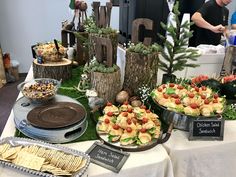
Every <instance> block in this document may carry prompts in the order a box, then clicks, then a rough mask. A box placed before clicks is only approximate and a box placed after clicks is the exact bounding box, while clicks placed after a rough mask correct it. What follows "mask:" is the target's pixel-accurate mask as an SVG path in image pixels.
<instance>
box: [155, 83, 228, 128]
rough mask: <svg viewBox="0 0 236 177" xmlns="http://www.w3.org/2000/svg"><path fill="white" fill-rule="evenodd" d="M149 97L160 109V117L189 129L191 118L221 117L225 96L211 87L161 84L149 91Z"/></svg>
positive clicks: (175, 125) (179, 126)
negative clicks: (221, 95)
mask: <svg viewBox="0 0 236 177" xmlns="http://www.w3.org/2000/svg"><path fill="white" fill-rule="evenodd" d="M151 97H152V99H153V101H154V102H155V103H156V105H157V107H158V108H159V109H160V110H161V112H162V114H161V116H160V117H161V118H162V119H163V120H164V121H165V122H166V123H170V122H173V123H174V127H175V128H177V129H181V130H186V131H188V130H189V125H190V122H191V121H192V119H198V118H221V113H222V112H223V111H224V107H225V98H224V97H220V96H219V95H218V93H216V92H213V91H212V89H210V88H208V87H205V86H201V87H197V86H196V85H193V84H192V85H180V84H174V83H168V84H162V85H160V86H158V87H157V88H156V89H154V90H153V91H152V92H151Z"/></svg>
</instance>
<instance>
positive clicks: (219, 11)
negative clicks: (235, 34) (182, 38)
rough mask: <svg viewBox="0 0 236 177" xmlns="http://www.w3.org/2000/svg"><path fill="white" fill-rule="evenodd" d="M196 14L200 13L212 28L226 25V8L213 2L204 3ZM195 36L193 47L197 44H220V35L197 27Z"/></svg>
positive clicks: (227, 13) (213, 0)
mask: <svg viewBox="0 0 236 177" xmlns="http://www.w3.org/2000/svg"><path fill="white" fill-rule="evenodd" d="M197 12H199V13H201V15H202V17H203V18H204V19H205V20H206V21H207V22H208V23H210V24H212V25H214V26H216V25H220V24H222V25H223V26H227V25H228V16H229V10H228V9H227V8H226V7H221V6H219V5H218V4H217V3H216V1H215V0H210V1H208V2H206V3H205V4H203V6H202V7H201V8H200V9H199V10H198V11H197ZM195 35H196V36H195V37H196V43H195V46H197V45H199V44H212V45H218V44H220V40H221V35H222V34H221V33H214V32H212V31H210V30H207V29H205V28H200V27H197V28H196V33H195Z"/></svg>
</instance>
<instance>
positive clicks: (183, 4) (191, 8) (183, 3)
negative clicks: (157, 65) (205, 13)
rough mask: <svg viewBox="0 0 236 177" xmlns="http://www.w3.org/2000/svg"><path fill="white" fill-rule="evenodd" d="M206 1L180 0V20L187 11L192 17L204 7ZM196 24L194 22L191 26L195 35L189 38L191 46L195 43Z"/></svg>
mask: <svg viewBox="0 0 236 177" xmlns="http://www.w3.org/2000/svg"><path fill="white" fill-rule="evenodd" d="M204 3H205V0H179V11H180V15H179V20H180V21H182V18H183V15H184V14H185V13H189V14H190V17H191V16H192V15H193V14H194V13H195V12H196V11H197V10H198V9H200V8H201V7H202V5H203V4H204ZM195 29H196V25H195V24H193V25H191V27H190V30H191V31H193V36H192V37H191V38H190V39H189V46H194V45H195V40H196V39H195V37H196V35H195V31H196V30H195Z"/></svg>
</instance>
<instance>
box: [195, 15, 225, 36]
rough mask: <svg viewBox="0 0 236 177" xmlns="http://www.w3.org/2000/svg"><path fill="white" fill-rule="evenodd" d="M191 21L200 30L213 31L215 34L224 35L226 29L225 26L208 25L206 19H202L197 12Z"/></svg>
mask: <svg viewBox="0 0 236 177" xmlns="http://www.w3.org/2000/svg"><path fill="white" fill-rule="evenodd" d="M191 20H192V21H193V22H194V23H195V25H197V26H198V27H200V28H205V29H208V30H211V31H212V32H214V33H223V32H224V30H225V27H224V26H223V25H217V26H214V25H211V24H210V23H208V22H207V21H206V20H204V18H203V17H202V15H201V13H199V12H195V13H194V14H193V16H192V18H191Z"/></svg>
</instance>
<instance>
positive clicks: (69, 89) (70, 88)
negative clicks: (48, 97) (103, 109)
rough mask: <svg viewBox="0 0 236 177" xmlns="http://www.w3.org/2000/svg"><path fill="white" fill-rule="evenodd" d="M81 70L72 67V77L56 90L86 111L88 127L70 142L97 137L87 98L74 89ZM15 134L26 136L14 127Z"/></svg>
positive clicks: (80, 68) (95, 138) (81, 68)
mask: <svg viewBox="0 0 236 177" xmlns="http://www.w3.org/2000/svg"><path fill="white" fill-rule="evenodd" d="M82 72H83V67H77V68H73V70H72V78H71V79H69V80H66V81H65V82H63V83H62V85H61V88H59V90H58V94H61V95H66V96H69V97H71V98H74V99H76V100H77V101H79V102H80V103H81V104H82V105H83V106H84V107H85V109H86V111H87V121H88V128H87V130H86V131H85V133H84V134H83V135H82V136H81V137H79V138H78V139H76V140H74V141H72V142H80V141H86V140H97V139H98V137H97V134H96V122H95V121H94V120H93V118H92V117H91V115H90V108H89V106H88V99H87V98H86V97H85V95H84V94H83V93H80V92H78V91H77V90H76V89H75V87H77V85H78V83H79V81H80V76H81V74H82ZM95 115H96V114H95ZM15 136H16V137H27V136H25V135H24V134H23V133H21V132H20V131H19V130H18V129H16V132H15ZM27 138H28V137H27ZM72 142H70V143H72Z"/></svg>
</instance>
